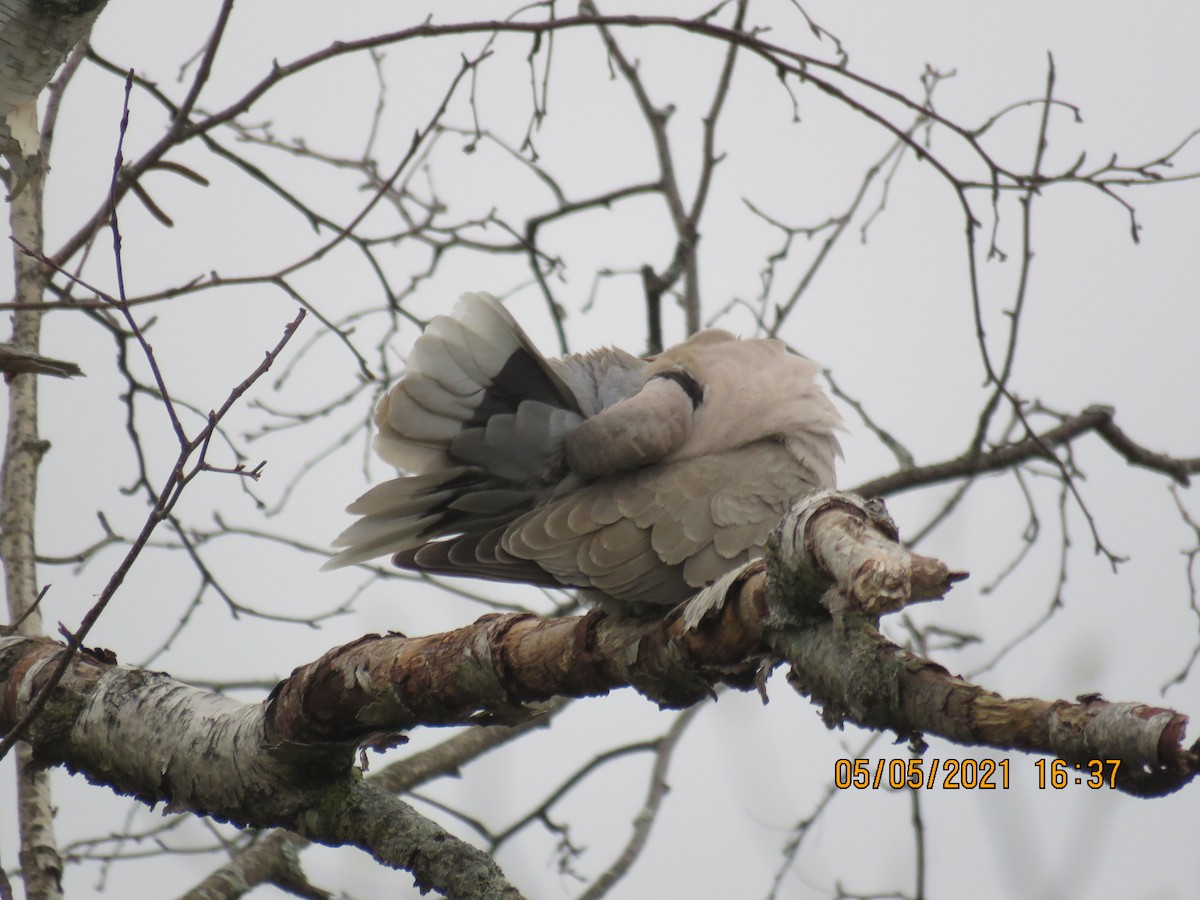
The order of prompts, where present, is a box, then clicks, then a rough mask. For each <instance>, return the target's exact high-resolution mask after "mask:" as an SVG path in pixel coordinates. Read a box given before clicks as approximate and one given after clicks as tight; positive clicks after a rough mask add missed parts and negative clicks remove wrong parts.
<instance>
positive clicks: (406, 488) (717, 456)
mask: <svg viewBox="0 0 1200 900" xmlns="http://www.w3.org/2000/svg"><path fill="white" fill-rule="evenodd" d="M819 371H820V370H819V368H818V366H817V365H816V364H815V363H813V362H811V361H810V360H807V359H804V358H803V357H800V356H796V355H794V354H792V353H789V352H788V351H787V349H786V348H785V347H784V345H783V344H782V343H781V342H780V341H776V340H740V339H738V338H735V337H734V336H733V335H731V334H729V333H728V332H725V331H717V330H713V331H703V332H700V333H699V334H696V335H693V336H692V337H691V338H690V339H688V340H687V341H685V342H684V343H682V344H679V345H677V346H675V347H672V348H670V349H669V350H666V351H664V352H663V353H660V354H658V355H657V356H655V357H652V358H650V359H648V360H643V359H638V358H637V357H635V356H631V355H630V354H628V353H625V352H624V351H622V350H617V349H611V348H610V349H602V350H593V351H591V352H589V353H582V354H576V355H573V356H568V357H565V358H563V359H547V358H545V357H543V356H542V355H541V354H540V353H539V352H538V350H537V348H536V347H534V345H533V343H532V342H531V341H530V340H529V338H528V337H527V336H526V335H525V333H524V332H523V331H522V330H521V328H520V326H519V325H517V323H516V321H515V320H514V319H513V318H512V316H511V315H509V313H508V311H507V310H505V309H504V307H503V306H501V305H500V303H499V301H497V300H496V299H495V298H493V297H491V296H489V295H487V294H466V295H464V296H463V298H462V300H461V301H460V302H459V303H458V305H457V306H456V307H455V308H454V310H453V311H452V312H451V314H450V315H448V316H438V317H436V318H434V319H433V320H432V321H431V322H430V323H429V327H428V328H426V330H425V332H424V334H422V335H421V336H420V337H419V338H418V339H417V342H416V344H415V345H414V346H413V349H412V353H411V354H410V355H409V358H408V370H407V372H406V374H405V375H404V377H403V378H402V379H401V380H400V381H399V382H398V383H397V384H396V385H395V386H394V387H393V388H392V389H391V391H389V392H388V393H387V394H386V395H385V396H384V397H383V399H382V400H381V401H380V403H379V406H378V408H377V409H376V411H375V422H376V424H377V425H378V426H379V434H378V435H377V436H376V438H375V449H376V451H377V452H378V453H379V455H380V456H382V457H383V458H384V459H385V460H387V461H388V462H389V463H392V464H393V465H395V466H396V467H397V468H399V469H401V470H404V471H408V472H412V473H414V474H412V475H409V476H407V477H403V478H397V479H394V480H392V481H386V482H384V483H383V484H380V485H377V486H376V487H374V488H372V489H371V490H369V491H368V492H367V493H365V494H364V495H363V496H362V497H360V498H359V499H358V500H356V501H355V502H354V503H352V504H351V505H350V506H349V507H348V511H349V512H351V513H354V514H356V515H358V516H361V518H360V519H359V520H358V521H357V522H355V523H354V524H352V525H351V526H350V527H349V528H347V529H346V530H345V531H344V532H342V534H341V535H340V536H339V537H338V538H337V540H336V541H334V545H335V546H338V547H344V548H345V549H343V550H342V551H341V552H340V553H339V554H338V555H337V556H335V557H334V558H333V559H331V560H330V561H329V562H328V563H327V564H326V568H337V567H340V566H345V565H350V564H352V563H357V562H362V561H363V560H367V559H371V558H372V557H376V556H381V555H383V554H385V553H392V554H394V556H393V561H394V562H395V563H396V565H398V566H401V567H403V568H407V569H415V570H418V571H426V572H432V573H437V574H444V575H466V576H473V577H477V578H490V579H495V580H500V581H518V582H526V583H530V584H537V585H545V586H549V587H563V586H566V587H578V588H585V589H589V590H590V591H592V592H593V596H594V597H595V598H596V599H598V600H601V601H604V600H609V601H616V605H617V608H618V609H629V608H631V607H635V608H637V607H641V608H644V606H643V605H644V604H675V603H677V602H679V601H680V600H683V599H686V598H687V597H689V596H691V595H692V594H693V593H695V592H696V591H697V590H698V589H700V588H701V587H703V586H704V585H706V584H709V583H711V582H712V581H714V580H716V579H717V578H719V577H720V576H721V575H723V574H724V573H725V572H727V571H729V570H730V569H732V568H734V567H735V566H738V565H740V564H741V563H743V562H745V561H746V560H748V559H750V558H751V557H754V556H758V555H760V554H761V552H762V547H763V544H764V543H765V542H766V539H767V536H768V535H769V534H770V532H771V529H772V528H774V527H775V525H776V524H778V522H779V520H780V518H782V516H783V514H784V513H785V512H786V511H787V510H788V508H789V507H791V505H792V504H793V503H795V502H796V501H797V500H798V499H800V498H802V497H804V496H805V495H807V494H808V493H810V492H812V491H814V490H817V489H821V488H832V487H834V459H835V457H838V456H840V455H841V448H840V447H839V445H838V441H837V437H836V436H835V434H834V432H835V431H836V430H838V429H839V428H840V427H841V417H840V416H839V415H838V413H837V411H836V410H835V409H834V407H833V404H832V403H830V401H829V399H828V397H826V395H825V393H824V391H823V390H822V389H821V388H820V386H819V385H817V383H816V380H815V379H816V375H817V373H818V372H819ZM609 605H611V603H610V604H609Z"/></svg>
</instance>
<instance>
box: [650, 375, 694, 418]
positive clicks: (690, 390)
mask: <svg viewBox="0 0 1200 900" xmlns="http://www.w3.org/2000/svg"><path fill="white" fill-rule="evenodd" d="M654 377H655V378H666V379H667V380H668V381H673V382H675V383H676V384H677V385H679V386H680V387H681V388H683V392H684V393H685V394H687V395H688V399H690V400H691V401H692V409H697V408H698V407H699V406H700V404H701V403H703V402H704V388H703V387H702V386H701V385H700V382H698V381H697V380H696V379H695V378H693V377H692V376H691V375H689V374H688V373H687V372H683V371H680V370H679V369H668V370H667V371H666V372H659V373H658V374H657V375H655V376H654Z"/></svg>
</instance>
